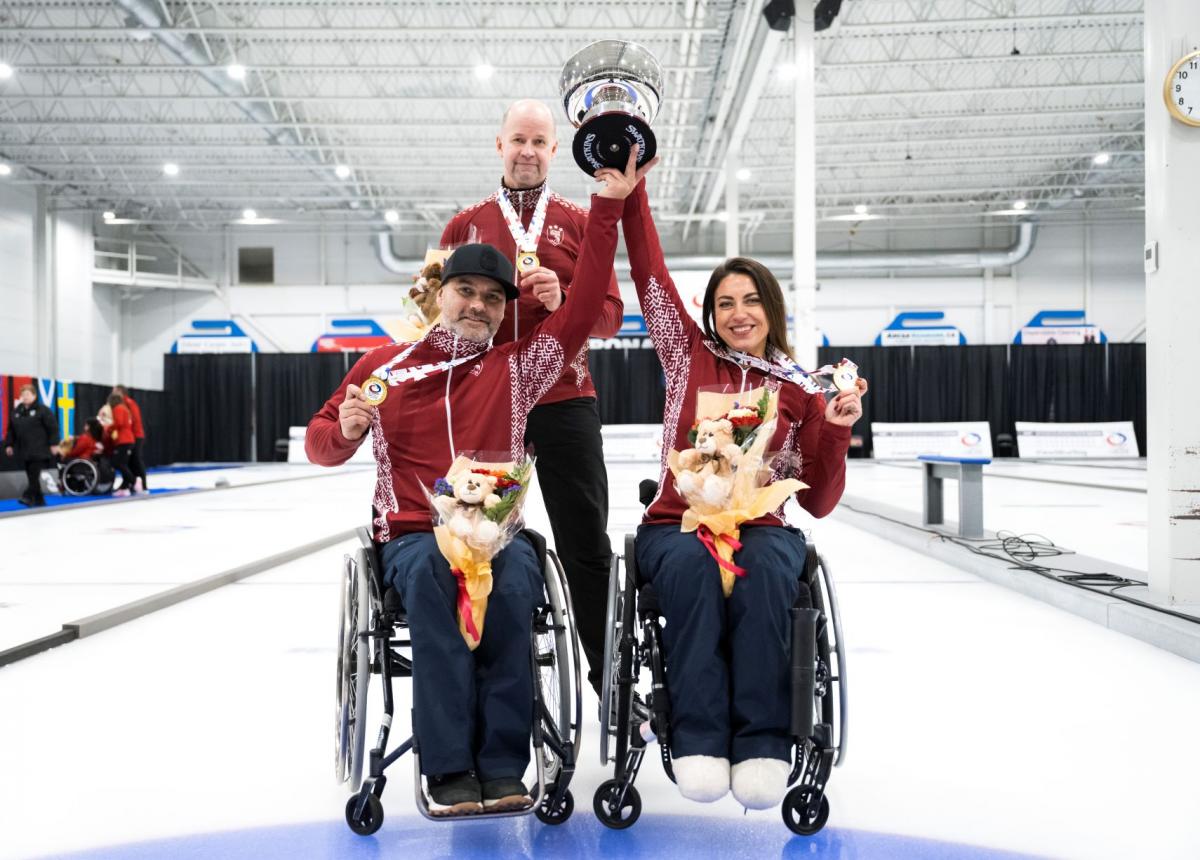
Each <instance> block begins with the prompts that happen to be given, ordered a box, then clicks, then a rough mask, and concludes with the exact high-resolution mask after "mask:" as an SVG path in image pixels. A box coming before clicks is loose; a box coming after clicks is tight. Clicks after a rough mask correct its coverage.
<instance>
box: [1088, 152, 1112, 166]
mask: <svg viewBox="0 0 1200 860" xmlns="http://www.w3.org/2000/svg"><path fill="white" fill-rule="evenodd" d="M1110 161H1112V156H1111V155H1109V154H1108V153H1107V152H1097V153H1096V154H1095V156H1093V157H1092V164H1094V165H1096V166H1097V167H1103V166H1104V165H1106V164H1108V163H1109V162H1110Z"/></svg>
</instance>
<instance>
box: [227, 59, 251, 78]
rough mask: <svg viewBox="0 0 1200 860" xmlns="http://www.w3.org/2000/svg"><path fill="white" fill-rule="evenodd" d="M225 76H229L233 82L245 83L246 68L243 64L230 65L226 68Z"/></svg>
mask: <svg viewBox="0 0 1200 860" xmlns="http://www.w3.org/2000/svg"><path fill="white" fill-rule="evenodd" d="M225 74H227V75H229V77H230V78H231V79H232V80H235V81H244V80H246V67H245V66H243V65H242V64H241V63H230V64H229V65H228V66H226V67H225Z"/></svg>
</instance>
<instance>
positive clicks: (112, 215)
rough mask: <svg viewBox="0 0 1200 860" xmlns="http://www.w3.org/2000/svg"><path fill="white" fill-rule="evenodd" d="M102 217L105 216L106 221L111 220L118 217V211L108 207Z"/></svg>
mask: <svg viewBox="0 0 1200 860" xmlns="http://www.w3.org/2000/svg"><path fill="white" fill-rule="evenodd" d="M102 217H103V218H104V220H105V221H111V220H113V219H114V218H116V217H117V213H116V212H114V211H112V210H111V209H106V210H104V215H103V216H102Z"/></svg>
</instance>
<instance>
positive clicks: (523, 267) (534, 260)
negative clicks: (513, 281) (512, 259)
mask: <svg viewBox="0 0 1200 860" xmlns="http://www.w3.org/2000/svg"><path fill="white" fill-rule="evenodd" d="M540 265H541V263H540V262H539V261H538V256H537V254H535V253H533V252H532V251H526V252H525V253H524V254H522V255H521V256H519V257H517V271H518V272H520V273H521V274H522V275H524V274H525V273H526V272H528V271H529V270H530V269H536V268H537V267H538V266H540Z"/></svg>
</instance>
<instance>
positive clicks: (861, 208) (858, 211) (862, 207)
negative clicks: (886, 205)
mask: <svg viewBox="0 0 1200 860" xmlns="http://www.w3.org/2000/svg"><path fill="white" fill-rule="evenodd" d="M870 211H871V210H870V209H868V208H867V204H866V203H859V204H858V205H857V206H855V207H854V214H855V215H866V214H867V213H869V212H870Z"/></svg>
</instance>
